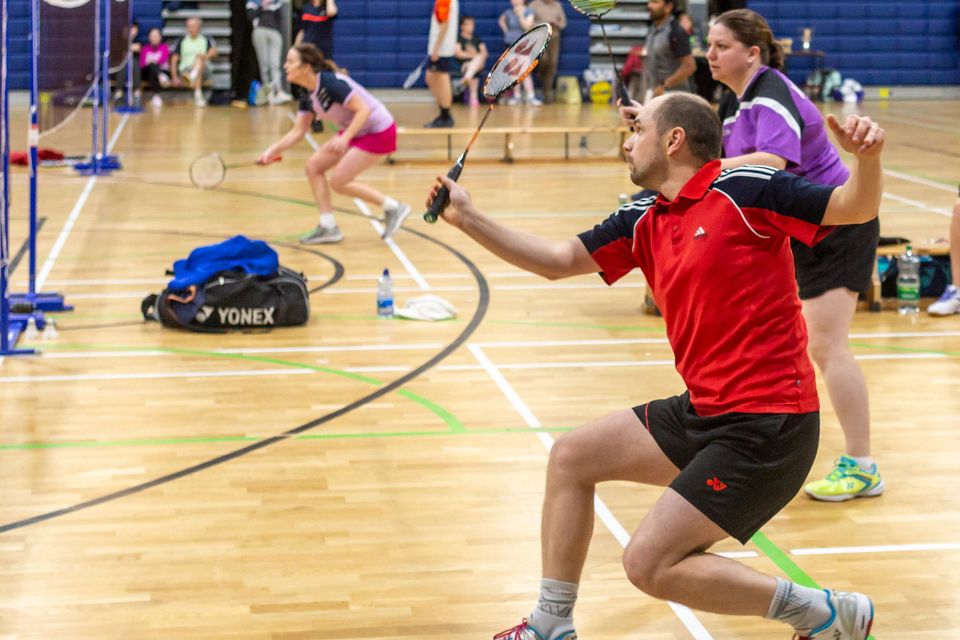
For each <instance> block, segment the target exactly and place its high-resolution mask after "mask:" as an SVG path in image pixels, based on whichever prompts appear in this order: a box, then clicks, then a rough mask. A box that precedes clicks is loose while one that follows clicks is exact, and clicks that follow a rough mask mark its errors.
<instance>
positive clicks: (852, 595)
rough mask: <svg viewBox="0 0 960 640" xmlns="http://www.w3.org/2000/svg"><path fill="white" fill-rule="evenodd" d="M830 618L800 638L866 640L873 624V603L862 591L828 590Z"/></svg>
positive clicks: (802, 639)
mask: <svg viewBox="0 0 960 640" xmlns="http://www.w3.org/2000/svg"><path fill="white" fill-rule="evenodd" d="M827 604H829V605H830V619H829V620H827V622H826V624H824V625H823V626H821V627H817V628H816V629H813V630H811V631H810V635H809V636H801V635H797V636H796V638H797V639H798V640H866V638H867V636H869V635H870V627H872V626H873V603H872V602H870V598H868V597H867V596H865V595H863V594H862V593H856V592H846V591H832V590H831V591H827Z"/></svg>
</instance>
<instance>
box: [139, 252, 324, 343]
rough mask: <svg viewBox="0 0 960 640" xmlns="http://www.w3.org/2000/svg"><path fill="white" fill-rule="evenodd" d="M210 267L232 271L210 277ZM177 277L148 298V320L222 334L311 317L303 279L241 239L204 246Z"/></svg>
mask: <svg viewBox="0 0 960 640" xmlns="http://www.w3.org/2000/svg"><path fill="white" fill-rule="evenodd" d="M209 265H215V267H224V266H229V267H230V268H228V269H221V270H219V271H216V272H215V273H212V274H211V273H210V271H211V270H212V269H211V268H208V267H209ZM188 267H189V268H188ZM215 267H214V268H215ZM271 269H274V271H273V272H272V273H268V272H269V271H270V270H271ZM251 271H253V273H251ZM174 275H176V276H177V277H176V278H174V279H173V280H172V281H171V282H170V286H168V287H167V288H166V289H164V290H163V291H162V292H160V293H159V294H154V295H149V296H147V297H146V298H144V300H143V303H142V304H141V305H140V310H141V312H142V313H143V317H144V318H146V319H147V320H155V321H157V322H159V323H160V324H162V325H163V326H166V327H176V328H179V329H189V330H191V331H205V332H216V333H221V332H225V331H231V330H247V331H249V330H268V329H272V328H273V327H285V326H294V325H301V324H305V323H306V322H307V320H308V319H309V318H310V294H309V292H308V290H307V283H306V279H305V278H304V277H303V274H300V273H297V272H296V271H293V270H292V269H288V268H286V267H282V266H279V265H277V262H276V252H275V251H274V250H273V249H272V248H270V247H269V246H268V245H267V244H266V243H264V242H259V241H250V240H247V239H246V238H243V237H242V236H237V237H235V238H231V239H230V240H228V241H226V242H223V243H220V244H219V245H212V246H209V247H200V248H199V249H196V250H194V251H193V252H192V253H191V254H190V257H189V258H188V259H187V260H185V261H184V260H178V261H177V262H176V263H175V264H174Z"/></svg>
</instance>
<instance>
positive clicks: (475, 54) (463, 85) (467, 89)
mask: <svg viewBox="0 0 960 640" xmlns="http://www.w3.org/2000/svg"><path fill="white" fill-rule="evenodd" d="M475 28H476V21H475V20H474V19H473V17H472V16H463V17H461V18H460V35H459V36H458V37H457V47H456V49H455V50H454V54H453V55H454V57H455V58H456V59H457V60H459V61H460V62H461V66H460V73H459V74H450V80H451V82H452V83H453V98H454V100H459V99H460V96H461V95H463V96H464V101H465V102H467V103H468V104H469V105H470V106H471V107H475V106H477V105H479V104H480V99H479V97H478V95H477V91H478V90H479V87H480V79H479V78H478V77H477V75H478V74H479V73H480V72H481V71H483V69H484V67H486V65H487V58H488V57H489V56H490V54H489V52H488V51H487V45H485V44H484V43H483V41H482V40H481V39H480V38H478V37H477V35H476V33H475V32H474V29H475Z"/></svg>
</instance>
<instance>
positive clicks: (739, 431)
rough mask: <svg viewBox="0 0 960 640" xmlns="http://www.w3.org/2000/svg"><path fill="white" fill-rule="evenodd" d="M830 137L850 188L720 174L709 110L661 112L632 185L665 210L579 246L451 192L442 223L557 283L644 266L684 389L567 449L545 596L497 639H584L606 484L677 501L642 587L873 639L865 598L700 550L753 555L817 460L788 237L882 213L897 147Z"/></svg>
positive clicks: (661, 509) (635, 139)
mask: <svg viewBox="0 0 960 640" xmlns="http://www.w3.org/2000/svg"><path fill="white" fill-rule="evenodd" d="M828 122H829V124H830V127H831V129H833V131H834V134H835V135H836V137H837V141H838V143H839V144H840V146H841V147H843V148H844V149H845V150H846V151H848V152H850V153H852V154H854V157H855V158H856V163H855V165H854V167H853V170H852V171H851V174H850V178H849V179H848V180H847V182H846V183H845V184H843V185H842V186H840V187H834V186H822V185H814V184H811V183H809V182H807V181H805V180H804V179H802V178H800V177H798V176H795V175H793V174H790V173H787V172H785V171H777V170H775V169H773V168H770V167H762V166H745V167H739V168H736V169H730V170H727V171H721V170H720V162H719V160H718V158H719V156H720V148H721V136H722V132H721V125H720V120H719V118H718V117H717V115H716V113H715V112H714V111H713V109H711V108H710V105H709V104H708V103H707V102H706V101H704V100H703V99H702V98H699V97H696V96H693V95H690V94H682V93H681V94H670V95H666V96H663V97H659V98H657V99H655V100H653V101H652V102H651V103H650V104H649V105H648V106H647V107H645V108H644V109H643V110H642V111H640V113H639V114H638V115H637V117H636V119H635V121H634V127H633V129H634V134H633V136H631V137H630V139H629V140H628V141H627V142H626V144H625V145H624V149H625V150H626V152H627V154H628V159H627V162H628V164H629V165H630V175H631V179H632V180H633V182H634V183H635V184H637V185H642V186H644V187H647V188H649V189H653V190H655V191H657V192H659V195H656V196H650V197H647V198H644V199H642V200H639V201H636V202H633V203H630V204H628V205H625V206H624V207H621V208H620V209H619V210H618V211H617V212H615V213H614V214H613V215H611V216H610V217H609V218H607V219H606V220H605V221H603V222H602V223H600V224H599V225H597V226H596V227H594V228H593V229H591V230H589V231H585V232H583V233H581V234H580V235H579V236H578V237H576V238H572V239H570V240H567V241H560V242H557V241H552V240H546V239H543V238H539V237H537V236H533V235H530V234H526V233H520V232H516V231H512V230H510V229H508V228H507V227H505V226H503V225H501V224H500V223H498V222H496V221H495V220H493V219H491V218H489V217H487V216H485V215H483V214H482V213H481V212H479V211H478V210H477V209H476V208H475V207H474V206H473V203H472V202H471V200H470V197H469V195H468V194H467V192H466V191H464V190H463V189H462V188H461V187H459V186H458V185H457V184H456V183H454V182H452V181H450V180H449V179H446V178H443V179H441V181H442V183H443V184H444V185H446V186H447V187H448V188H449V189H450V200H451V203H452V206H451V207H449V208H448V209H447V211H446V212H445V213H444V214H443V217H444V219H445V220H446V221H447V222H448V223H450V224H452V225H454V226H455V227H458V228H459V229H461V230H462V231H463V232H464V233H466V234H467V235H468V236H470V237H471V238H473V239H474V240H476V241H477V242H478V243H479V244H481V245H483V246H484V247H486V248H487V249H489V250H490V251H492V252H493V253H494V254H496V255H498V256H499V257H501V258H503V259H504V260H506V261H507V262H510V263H512V264H514V265H516V266H518V267H520V268H522V269H526V270H528V271H531V272H533V273H537V274H539V275H543V276H545V277H547V278H550V279H555V278H562V277H567V276H574V275H582V274H587V273H594V272H597V271H599V272H600V275H601V277H602V278H603V279H604V280H605V281H606V282H607V283H609V284H612V283H613V282H615V281H616V280H617V279H619V278H620V277H622V276H623V275H625V274H626V273H628V272H629V271H631V270H632V269H634V268H636V267H639V268H640V269H641V270H643V272H644V275H645V276H646V279H647V282H648V285H649V286H650V288H651V291H652V293H653V296H654V298H655V299H656V301H657V305H658V307H659V308H660V311H661V313H662V314H663V320H664V324H665V325H666V330H667V337H668V338H669V341H670V345H671V347H672V348H673V351H674V354H675V356H676V367H677V371H678V372H679V373H680V375H681V377H682V378H683V381H684V383H685V384H686V387H687V390H686V391H685V392H684V393H683V394H681V395H679V396H675V397H672V398H666V399H663V400H654V401H651V402H648V403H646V404H643V405H640V406H638V407H634V408H633V409H625V410H622V411H617V412H615V413H612V414H610V415H607V416H605V417H602V418H600V419H598V420H596V421H594V422H591V423H589V424H587V425H585V426H582V427H580V428H579V429H577V430H575V431H573V432H571V433H568V434H565V435H564V436H562V437H560V438H558V440H557V442H556V444H555V445H554V447H553V449H552V450H551V452H550V461H549V465H548V469H547V488H546V496H545V498H544V506H543V520H542V541H543V545H544V547H543V559H544V563H543V579H542V580H541V586H540V599H539V602H538V603H537V606H536V608H535V609H534V610H533V612H532V613H531V614H530V616H529V619H528V620H524V622H523V623H521V624H520V625H517V626H516V627H513V628H512V629H509V630H507V631H505V632H503V633H502V634H500V635H498V636H497V638H503V639H515V640H558V639H563V640H574V639H575V638H576V631H575V630H574V627H573V615H572V614H573V605H574V602H575V601H576V596H577V588H578V583H579V581H580V575H581V572H582V570H583V564H584V561H585V558H586V553H587V548H588V546H589V543H590V537H591V533H592V529H593V518H594V514H593V499H594V487H595V486H596V484H597V483H598V482H604V481H608V480H626V481H633V482H642V483H645V484H653V485H660V486H666V487H668V488H667V489H666V490H665V491H664V493H663V495H662V496H661V497H660V499H659V500H658V501H657V503H656V504H655V505H654V506H653V508H652V509H651V510H650V512H649V513H648V514H647V516H646V517H645V518H644V520H643V521H642V522H641V523H640V526H639V527H638V529H637V530H636V532H635V533H634V534H633V536H632V538H631V540H630V543H629V544H628V545H627V548H626V550H625V552H624V556H623V565H624V568H625V570H626V572H627V576H628V578H629V579H630V581H631V582H632V583H633V584H634V585H635V586H637V587H638V588H639V589H641V590H643V591H645V592H646V593H648V594H650V595H652V596H655V597H658V598H662V599H665V600H672V601H674V602H678V603H681V604H684V605H687V606H689V607H692V608H695V609H701V610H704V611H710V612H715V613H726V614H739V615H763V616H766V617H768V618H771V619H776V620H780V621H782V622H785V623H787V624H790V625H791V626H792V627H793V628H794V630H795V631H796V633H797V634H798V635H799V636H800V637H801V638H811V639H812V638H817V639H826V638H829V639H830V640H864V639H865V638H866V637H867V635H869V631H870V626H871V624H872V622H873V604H872V603H871V601H870V599H869V598H868V597H867V596H865V595H863V594H860V593H844V592H837V591H826V590H817V589H810V588H807V587H803V586H800V585H798V584H796V583H792V582H789V581H787V580H783V579H780V578H774V577H772V576H768V575H764V574H762V573H759V572H757V571H754V570H753V569H750V568H748V567H746V566H744V565H742V564H739V563H737V562H735V561H734V560H730V559H727V558H724V557H721V556H718V555H714V554H709V553H706V550H707V549H709V548H710V547H711V546H712V545H713V544H715V543H716V542H718V541H720V540H722V539H724V538H726V537H728V536H732V537H734V538H736V539H738V540H739V541H740V542H743V543H745V542H746V541H747V540H748V539H749V538H750V537H751V536H752V535H753V534H754V533H755V532H756V531H757V530H759V529H760V527H761V526H762V525H763V524H764V523H765V522H767V521H768V520H769V519H770V518H772V517H773V516H774V515H775V514H776V513H777V512H778V511H780V509H782V508H783V507H784V506H785V505H786V504H787V503H788V502H789V501H790V500H791V498H793V496H794V495H796V493H797V491H798V490H799V489H800V486H801V485H802V483H803V481H804V479H805V478H806V476H807V473H808V471H809V470H810V466H811V465H812V464H813V460H814V457H815V456H816V452H817V444H818V438H819V425H820V414H819V401H818V398H817V391H816V386H815V382H814V375H813V368H812V366H811V364H810V360H809V358H808V356H807V353H806V345H807V336H806V329H805V325H804V323H803V319H802V316H801V314H800V310H801V307H800V301H799V299H798V298H797V288H796V282H795V279H794V272H793V259H792V257H791V253H790V238H796V239H798V240H800V241H802V242H805V243H807V244H814V243H816V242H817V241H819V240H820V239H821V238H823V237H824V236H825V235H826V234H827V233H829V232H830V230H831V229H830V227H831V226H833V225H841V224H856V223H860V222H865V221H867V220H871V219H873V218H874V217H876V215H877V211H878V209H879V207H880V198H881V193H882V170H881V164H880V153H881V150H882V148H883V141H884V132H883V130H882V129H880V127H878V126H877V125H876V124H875V123H874V122H872V121H871V120H870V119H869V118H866V117H859V116H849V117H848V119H847V120H846V122H845V123H844V124H843V125H841V124H840V123H839V122H838V121H837V120H836V119H835V118H833V116H829V117H828Z"/></svg>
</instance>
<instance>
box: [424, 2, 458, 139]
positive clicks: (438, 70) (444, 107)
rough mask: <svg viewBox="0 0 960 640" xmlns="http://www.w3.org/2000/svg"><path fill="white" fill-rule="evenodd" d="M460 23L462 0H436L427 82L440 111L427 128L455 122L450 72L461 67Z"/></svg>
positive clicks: (447, 125) (431, 24)
mask: <svg viewBox="0 0 960 640" xmlns="http://www.w3.org/2000/svg"><path fill="white" fill-rule="evenodd" d="M459 23H460V2H459V0H434V3H433V13H432V14H431V15H430V39H429V43H428V45H427V54H428V55H429V56H430V62H429V64H428V65H427V86H428V87H429V88H430V93H432V94H433V97H434V98H435V99H436V100H437V107H439V109H440V115H438V116H437V117H436V118H434V119H433V120H432V121H430V122H428V123H427V124H425V125H424V126H425V127H427V128H428V129H435V128H449V127H452V126H453V117H452V116H451V115H450V106H451V105H452V104H453V89H452V87H451V86H450V74H451V73H452V72H455V71H457V70H458V69H459V68H460V63H459V62H458V61H457V58H456V57H455V54H456V50H457V35H458V33H457V25H458V24H459Z"/></svg>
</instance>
